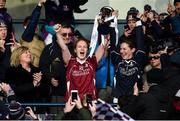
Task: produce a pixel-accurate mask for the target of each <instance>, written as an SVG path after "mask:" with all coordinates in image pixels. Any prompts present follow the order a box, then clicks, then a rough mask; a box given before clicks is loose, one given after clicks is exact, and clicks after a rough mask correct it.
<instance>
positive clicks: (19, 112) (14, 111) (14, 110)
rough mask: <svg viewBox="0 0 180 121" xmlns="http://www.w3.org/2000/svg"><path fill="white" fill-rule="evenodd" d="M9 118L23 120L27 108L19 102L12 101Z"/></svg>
mask: <svg viewBox="0 0 180 121" xmlns="http://www.w3.org/2000/svg"><path fill="white" fill-rule="evenodd" d="M8 108H9V111H10V112H9V119H10V120H20V119H21V120H22V119H23V118H24V117H25V110H24V108H23V107H22V106H21V104H20V103H19V102H16V101H12V102H11V103H10V104H9V106H8Z"/></svg>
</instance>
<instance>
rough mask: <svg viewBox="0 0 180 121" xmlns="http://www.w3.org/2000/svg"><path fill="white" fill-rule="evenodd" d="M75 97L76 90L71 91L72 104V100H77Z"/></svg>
mask: <svg viewBox="0 0 180 121" xmlns="http://www.w3.org/2000/svg"><path fill="white" fill-rule="evenodd" d="M77 95H78V91H77V90H71V98H72V102H73V101H74V100H77Z"/></svg>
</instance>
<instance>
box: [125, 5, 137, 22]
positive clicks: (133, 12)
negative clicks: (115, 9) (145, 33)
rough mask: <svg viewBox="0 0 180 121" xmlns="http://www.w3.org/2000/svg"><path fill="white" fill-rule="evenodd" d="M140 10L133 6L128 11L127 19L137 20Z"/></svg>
mask: <svg viewBox="0 0 180 121" xmlns="http://www.w3.org/2000/svg"><path fill="white" fill-rule="evenodd" d="M138 13H139V11H138V10H137V9H136V8H135V7H131V8H130V9H129V11H128V12H127V17H126V20H127V21H129V20H137V14H138Z"/></svg>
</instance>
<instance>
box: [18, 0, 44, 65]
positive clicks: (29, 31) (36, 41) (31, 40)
mask: <svg viewBox="0 0 180 121" xmlns="http://www.w3.org/2000/svg"><path fill="white" fill-rule="evenodd" d="M45 2H46V0H39V2H38V5H37V6H36V8H35V9H34V10H33V12H32V15H31V16H28V17H26V18H25V19H24V23H23V25H24V28H25V31H24V32H23V34H22V40H21V41H20V43H21V45H22V46H25V47H27V48H29V50H30V52H31V53H32V64H33V65H34V66H35V67H39V60H40V55H41V53H42V50H43V49H44V47H45V43H44V41H43V39H42V38H41V37H40V36H39V35H38V34H37V32H38V20H39V17H40V13H41V7H42V5H43V4H44V3H45Z"/></svg>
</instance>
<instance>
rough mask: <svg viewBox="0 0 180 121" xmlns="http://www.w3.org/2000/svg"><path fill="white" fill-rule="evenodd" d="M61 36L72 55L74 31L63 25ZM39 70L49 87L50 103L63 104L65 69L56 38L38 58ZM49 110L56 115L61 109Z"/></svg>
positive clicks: (67, 25)
mask: <svg viewBox="0 0 180 121" xmlns="http://www.w3.org/2000/svg"><path fill="white" fill-rule="evenodd" d="M61 35H62V38H63V41H64V42H65V44H66V45H67V46H68V48H69V50H70V52H71V54H72V55H74V54H73V53H74V50H73V42H74V39H76V37H75V36H74V29H73V28H72V27H71V26H70V25H69V24H63V25H62V27H61ZM40 69H41V70H42V73H43V75H44V76H45V78H46V79H47V81H48V83H49V85H51V89H52V92H51V99H50V100H51V102H62V103H63V102H64V96H65V93H66V89H67V88H66V76H65V75H66V69H65V66H64V62H63V58H62V50H61V48H60V47H59V46H58V43H57V42H56V38H54V40H53V41H52V43H51V44H49V45H47V46H46V47H45V48H44V50H43V52H42V54H41V57H40ZM54 108H55V107H52V108H51V112H52V113H58V112H59V110H61V108H59V107H57V108H56V109H54Z"/></svg>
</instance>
